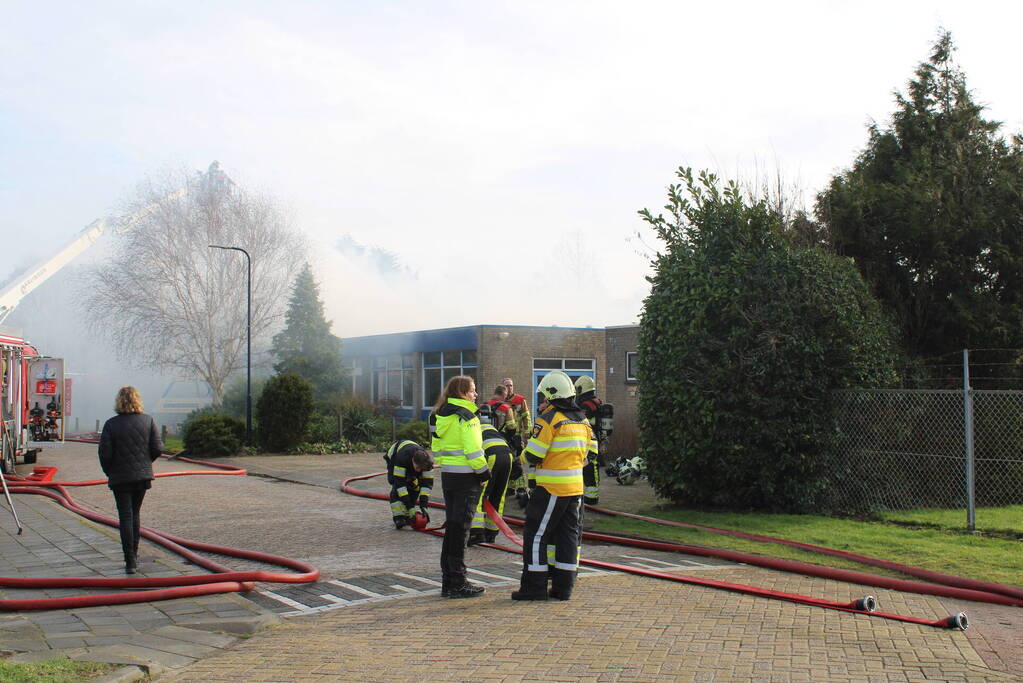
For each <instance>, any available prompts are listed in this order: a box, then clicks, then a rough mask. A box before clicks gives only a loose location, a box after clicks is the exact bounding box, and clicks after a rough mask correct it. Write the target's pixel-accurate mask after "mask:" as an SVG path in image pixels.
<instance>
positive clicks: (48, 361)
mask: <svg viewBox="0 0 1023 683" xmlns="http://www.w3.org/2000/svg"><path fill="white" fill-rule="evenodd" d="M69 388H70V387H68V386H66V385H65V380H64V361H63V359H61V358H51V357H49V356H42V355H40V354H39V351H37V350H36V348H35V347H34V346H32V345H31V344H29V343H28V342H26V341H25V339H24V337H23V336H22V335H21V331H20V330H17V329H15V328H11V327H0V469H2V471H3V472H4V473H7V474H13V473H14V465H15V464H16V463H17V459H18V458H22V461H23V462H25V463H27V464H31V463H34V462H35V461H36V456H37V455H38V453H39V451H40V450H41V449H43V448H47V447H52V446H57V445H59V444H61V443H63V442H64V425H65V423H66V420H67V416H68V413H69V410H70V407H71V406H70V400H69V398H70V397H69V396H68V391H67V390H68V389H69Z"/></svg>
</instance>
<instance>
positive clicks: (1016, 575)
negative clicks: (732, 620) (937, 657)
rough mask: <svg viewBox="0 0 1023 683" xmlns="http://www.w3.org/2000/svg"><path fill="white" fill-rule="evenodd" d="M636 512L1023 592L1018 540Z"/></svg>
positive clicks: (694, 537)
mask: <svg viewBox="0 0 1023 683" xmlns="http://www.w3.org/2000/svg"><path fill="white" fill-rule="evenodd" d="M637 512H638V514H642V515H647V516H650V517H658V518H661V519H669V520H674V521H678V522H689V523H694V524H702V525H705V526H713V527H718V528H722V529H733V530H736V531H744V532H746V533H752V534H760V535H762V536H774V537H776V538H784V539H787V540H791V541H799V542H802V543H811V544H814V545H822V546H826V547H829V548H835V549H837V550H845V551H847V552H852V553H858V554H860V555H869V556H871V557H877V558H881V559H884V560H889V561H892V562H899V563H901V564H907V565H911V566H914V567H919V568H921V569H930V570H932V571H938V572H943V573H946V574H956V575H958V576H966V577H970V578H974V579H982V580H985V581H994V582H997V583H1005V584H1010V585H1015V586H1020V585H1023V545H1021V544H1020V541H1018V540H1010V539H1004V538H988V537H983V536H972V535H967V534H961V533H953V532H951V531H948V530H945V529H940V528H906V527H904V526H898V525H895V524H887V523H884V522H871V521H857V520H847V519H833V518H831V517H821V516H817V515H771V514H760V513H728V512H721V513H717V512H703V511H699V510H684V509H679V508H666V507H652V508H650V507H648V508H644V509H640V510H638V511H637ZM587 523H588V524H592V525H593V528H594V529H595V530H597V531H608V532H614V533H624V534H630V535H635V536H643V537H646V538H657V539H663V540H668V541H673V542H676V543H684V544H687V545H699V546H706V547H716V548H728V549H730V550H738V551H741V552H748V553H754V554H758V555H768V556H771V557H781V558H785V559H791V560H799V561H801V562H807V563H810V564H817V565H823V566H828V567H837V568H840V569H854V570H858V571H864V572H868V573H872V574H881V575H886V576H899V577H902V575H901V574H897V573H894V572H889V571H886V570H883V569H878V568H875V567H868V566H866V565H862V564H859V563H857V562H851V561H848V560H843V559H841V558H837V557H830V556H827V555H819V554H817V553H812V552H809V551H804V550H799V549H797V548H790V547H787V546H783V545H778V544H776V543H762V542H759V541H749V540H745V539H741V538H732V537H729V536H722V535H720V534H714V533H711V532H709V531H699V530H695V529H681V528H677V527H668V526H663V525H659V524H654V523H651V522H643V521H640V520H633V519H628V518H621V517H619V518H615V517H606V516H603V515H598V514H596V513H588V514H587ZM903 578H905V577H903Z"/></svg>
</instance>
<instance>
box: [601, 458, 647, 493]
mask: <svg viewBox="0 0 1023 683" xmlns="http://www.w3.org/2000/svg"><path fill="white" fill-rule="evenodd" d="M604 472H606V473H607V476H609V477H614V478H615V481H617V482H618V483H619V484H621V485H623V486H629V485H631V484H635V483H636V482H637V481H639V480H640V479H641V478H642V477H643V476H645V475H646V461H645V460H643V458H641V457H639V456H638V455H637V456H635V457H632V458H626V457H625V456H624V455H623V456H622V457H620V458H618V459H616V460H614V461H612V462H610V463H608V465H607V467H605V468H604Z"/></svg>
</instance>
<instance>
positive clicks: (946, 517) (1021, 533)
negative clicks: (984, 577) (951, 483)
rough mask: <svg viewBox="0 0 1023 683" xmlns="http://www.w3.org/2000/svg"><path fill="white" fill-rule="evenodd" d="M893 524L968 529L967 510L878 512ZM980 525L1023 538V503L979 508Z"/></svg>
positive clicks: (991, 531)
mask: <svg viewBox="0 0 1023 683" xmlns="http://www.w3.org/2000/svg"><path fill="white" fill-rule="evenodd" d="M876 517H877V519H879V520H882V521H885V522H890V523H893V524H903V525H915V526H928V527H934V528H939V529H950V530H960V531H962V530H965V529H966V510H935V509H929V508H928V509H920V510H892V511H890V512H881V513H878V514H877V515H876ZM977 529H979V530H980V531H981V532H982V533H985V534H991V535H997V536H1004V537H1007V538H1017V539H1023V505H1009V506H1006V507H997V508H977Z"/></svg>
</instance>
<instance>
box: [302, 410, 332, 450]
mask: <svg viewBox="0 0 1023 683" xmlns="http://www.w3.org/2000/svg"><path fill="white" fill-rule="evenodd" d="M337 427H338V424H337V415H335V414H332V413H329V412H326V413H324V412H315V413H313V416H312V418H311V419H310V420H309V429H308V431H307V433H306V436H305V440H306V441H307V442H309V443H329V442H332V441H337V440H338V438H339V434H338V433H337Z"/></svg>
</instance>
